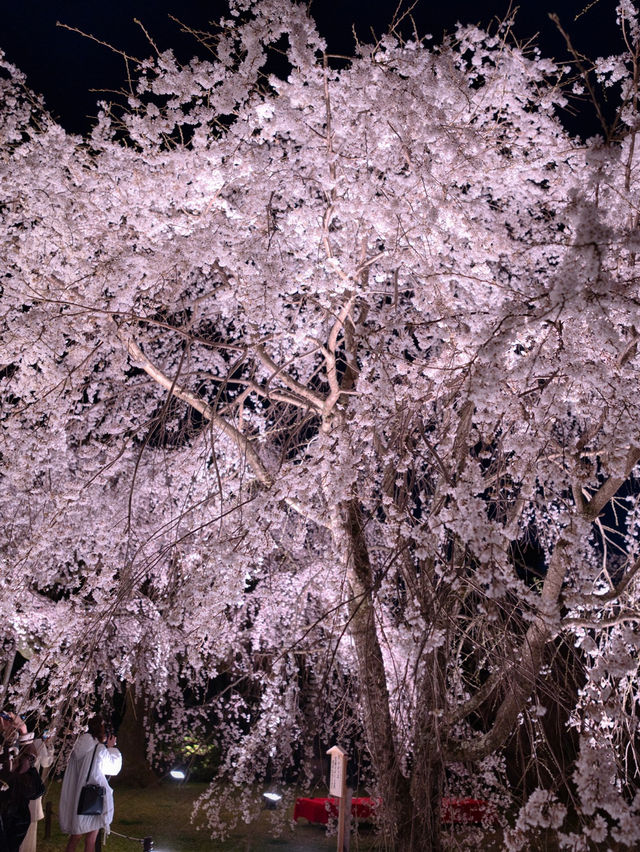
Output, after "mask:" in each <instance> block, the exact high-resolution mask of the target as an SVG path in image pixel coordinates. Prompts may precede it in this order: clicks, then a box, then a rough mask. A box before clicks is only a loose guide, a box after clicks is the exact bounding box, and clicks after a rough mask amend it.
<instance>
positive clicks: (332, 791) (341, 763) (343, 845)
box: [327, 745, 351, 852]
mask: <svg viewBox="0 0 640 852" xmlns="http://www.w3.org/2000/svg"><path fill="white" fill-rule="evenodd" d="M327 754H330V755H331V770H330V774H329V795H330V796H337V797H338V799H339V808H338V846H337V850H338V852H348V849H349V846H350V843H349V840H350V839H351V838H350V837H347V836H346V832H345V828H346V823H347V753H346V752H345V751H343V750H342V749H341V748H340V746H337V745H335V746H332V747H331V748H330V749H329V750H328V751H327Z"/></svg>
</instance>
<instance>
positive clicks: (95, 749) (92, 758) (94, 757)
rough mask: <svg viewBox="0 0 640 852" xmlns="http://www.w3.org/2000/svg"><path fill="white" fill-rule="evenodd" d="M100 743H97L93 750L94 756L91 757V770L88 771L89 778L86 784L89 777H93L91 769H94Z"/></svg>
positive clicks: (86, 782)
mask: <svg viewBox="0 0 640 852" xmlns="http://www.w3.org/2000/svg"><path fill="white" fill-rule="evenodd" d="M99 745H100V743H96V747H95V748H94V750H93V756H92V757H91V763H90V764H89V771H88V772H87V780H86V781H85V782H84V783H85V784H88V783H89V778H90V777H91V770H92V769H93V761H94V760H95V759H96V751H97V750H98V746H99Z"/></svg>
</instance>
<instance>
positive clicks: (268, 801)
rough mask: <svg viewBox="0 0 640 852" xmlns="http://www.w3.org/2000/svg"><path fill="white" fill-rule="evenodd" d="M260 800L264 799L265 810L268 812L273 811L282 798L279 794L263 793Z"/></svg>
mask: <svg viewBox="0 0 640 852" xmlns="http://www.w3.org/2000/svg"><path fill="white" fill-rule="evenodd" d="M262 798H263V799H264V806H265V808H266V809H267V810H268V811H274V810H275V809H276V805H277V804H278V802H279V801H280V799H281V798H282V796H281V795H280V793H263V794H262Z"/></svg>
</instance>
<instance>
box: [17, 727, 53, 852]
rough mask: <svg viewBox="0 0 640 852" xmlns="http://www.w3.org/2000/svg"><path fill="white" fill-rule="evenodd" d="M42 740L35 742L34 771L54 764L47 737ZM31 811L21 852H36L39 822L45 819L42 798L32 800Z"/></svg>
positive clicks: (30, 803)
mask: <svg viewBox="0 0 640 852" xmlns="http://www.w3.org/2000/svg"><path fill="white" fill-rule="evenodd" d="M42 737H43V738H42V739H40V738H38V739H35V740H34V741H33V749H34V755H35V761H34V769H36V770H38V772H39V771H40V769H46V768H47V767H49V766H51V764H52V763H53V749H52V748H51V747H50V746H49V745H48V744H47V743H46V742H45V735H44V734H43V735H42ZM29 811H30V813H31V824H30V825H29V830H28V831H27V833H26V835H25V838H24V840H23V841H22V843H21V844H20V852H36V840H37V836H38V820H40V819H42V818H43V817H44V811H43V810H42V796H39V797H38V798H37V799H32V800H31V801H30V802H29Z"/></svg>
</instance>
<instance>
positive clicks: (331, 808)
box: [293, 797, 492, 825]
mask: <svg viewBox="0 0 640 852" xmlns="http://www.w3.org/2000/svg"><path fill="white" fill-rule="evenodd" d="M374 813H375V801H374V800H373V799H370V798H366V797H364V798H354V799H352V800H351V815H352V816H353V817H354V818H356V819H363V820H365V819H372V817H373V816H374ZM330 816H332V817H337V816H338V800H337V799H333V798H332V799H328V798H317V799H304V798H301V799H296V803H295V805H294V808H293V818H294V820H298V819H300V817H304V818H305V819H307V820H309V822H317V823H320V824H321V825H326V824H327V823H328V822H329V817H330ZM491 818H492V817H491V813H490V810H489V803H488V802H486V801H485V800H484V799H450V798H449V799H447V798H444V799H443V800H442V821H443V822H446V823H451V822H460V823H474V822H482V820H487V819H491Z"/></svg>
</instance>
